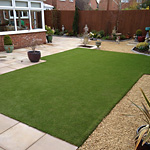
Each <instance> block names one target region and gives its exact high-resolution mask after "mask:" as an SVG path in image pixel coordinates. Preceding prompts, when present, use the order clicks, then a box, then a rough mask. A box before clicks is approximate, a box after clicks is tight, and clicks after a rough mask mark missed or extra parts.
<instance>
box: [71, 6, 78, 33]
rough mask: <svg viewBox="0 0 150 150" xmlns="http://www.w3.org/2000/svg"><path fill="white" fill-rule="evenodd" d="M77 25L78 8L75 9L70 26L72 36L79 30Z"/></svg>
mask: <svg viewBox="0 0 150 150" xmlns="http://www.w3.org/2000/svg"><path fill="white" fill-rule="evenodd" d="M78 24H79V13H78V8H77V7H76V9H75V15H74V21H73V26H72V28H73V33H74V35H77V34H78V30H79V25H78Z"/></svg>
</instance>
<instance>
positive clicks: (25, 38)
mask: <svg viewBox="0 0 150 150" xmlns="http://www.w3.org/2000/svg"><path fill="white" fill-rule="evenodd" d="M10 37H11V39H12V42H13V44H14V48H15V49H17V48H23V47H29V46H32V44H33V42H32V41H33V39H36V40H37V41H38V42H37V44H45V43H46V34H45V32H35V33H23V34H12V35H10ZM0 51H4V35H0Z"/></svg>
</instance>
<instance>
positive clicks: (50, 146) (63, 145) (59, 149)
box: [28, 134, 78, 150]
mask: <svg viewBox="0 0 150 150" xmlns="http://www.w3.org/2000/svg"><path fill="white" fill-rule="evenodd" d="M77 148H78V147H76V146H74V145H71V144H70V143H67V142H65V141H62V140H60V139H58V138H55V137H53V136H51V135H48V134H46V135H45V136H43V137H42V138H41V139H40V140H39V141H37V142H36V143H35V144H33V145H32V146H31V147H30V148H29V149H28V150H76V149H77Z"/></svg>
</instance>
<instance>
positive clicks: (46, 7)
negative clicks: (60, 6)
mask: <svg viewBox="0 0 150 150" xmlns="http://www.w3.org/2000/svg"><path fill="white" fill-rule="evenodd" d="M53 8H54V6H52V5H49V4H45V3H44V10H52V9H53Z"/></svg>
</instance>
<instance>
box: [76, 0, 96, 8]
mask: <svg viewBox="0 0 150 150" xmlns="http://www.w3.org/2000/svg"><path fill="white" fill-rule="evenodd" d="M76 7H77V8H78V9H79V10H96V9H97V8H98V2H97V0H76Z"/></svg>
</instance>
